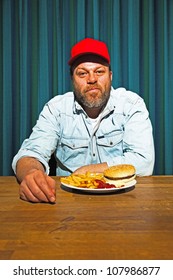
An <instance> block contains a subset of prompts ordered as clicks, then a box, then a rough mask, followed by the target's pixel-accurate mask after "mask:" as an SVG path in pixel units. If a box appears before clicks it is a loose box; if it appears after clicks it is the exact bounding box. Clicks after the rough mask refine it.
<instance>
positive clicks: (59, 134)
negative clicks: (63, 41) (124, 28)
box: [12, 38, 154, 203]
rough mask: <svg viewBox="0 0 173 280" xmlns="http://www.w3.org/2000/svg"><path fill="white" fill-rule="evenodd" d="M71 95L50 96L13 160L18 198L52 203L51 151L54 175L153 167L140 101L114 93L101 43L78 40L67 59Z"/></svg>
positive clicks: (147, 126)
mask: <svg viewBox="0 0 173 280" xmlns="http://www.w3.org/2000/svg"><path fill="white" fill-rule="evenodd" d="M69 65H70V71H71V79H72V82H73V88H74V90H73V92H68V93H66V94H64V95H60V96H56V97H54V98H53V99H51V100H50V101H49V102H48V103H47V104H46V105H45V106H44V108H43V110H42V112H41V114H40V116H39V119H38V121H37V124H36V125H35V127H34V128H33V132H32V133H31V135H30V137H29V139H26V140H25V141H24V142H23V144H22V146H21V148H20V150H19V152H18V153H17V155H16V156H15V157H14V159H13V164H12V166H13V169H14V172H15V173H16V176H17V179H18V181H19V183H20V188H19V194H20V197H21V199H23V200H26V201H32V202H51V203H54V202H55V200H56V193H55V181H54V180H53V179H52V178H51V177H50V176H49V175H48V174H49V160H50V157H51V155H52V154H53V153H54V154H55V158H56V162H57V168H56V175H60V176H64V175H70V174H71V173H75V174H77V173H85V172H87V171H90V172H103V171H104V170H105V169H107V168H108V167H109V166H112V165H116V164H123V163H127V164H133V165H134V166H135V168H136V173H137V175H139V176H145V175H151V174H152V172H153V166H154V144H153V136H152V126H151V122H150V119H149V114H148V111H147V109H146V106H145V103H144V101H143V99H142V98H141V97H140V96H138V95H137V94H136V93H133V92H131V91H127V90H126V89H124V88H118V89H114V88H113V87H112V86H111V83H112V71H111V67H110V56H109V52H108V48H107V46H106V44H105V43H104V42H102V41H98V40H95V39H91V38H86V39H84V40H82V41H80V42H78V43H77V44H76V45H74V47H73V48H72V50H71V58H70V60H69Z"/></svg>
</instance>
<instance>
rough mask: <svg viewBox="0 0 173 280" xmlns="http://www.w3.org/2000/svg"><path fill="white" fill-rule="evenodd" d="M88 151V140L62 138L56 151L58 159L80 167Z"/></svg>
mask: <svg viewBox="0 0 173 280" xmlns="http://www.w3.org/2000/svg"><path fill="white" fill-rule="evenodd" d="M87 151H88V139H82V138H81V139H79V138H78V139H76V138H75V139H73V138H62V139H61V142H60V143H59V147H58V150H57V156H58V158H59V159H60V160H61V161H62V162H63V163H66V162H68V164H70V165H71V166H72V165H73V164H74V163H75V165H76V163H78V164H80V165H82V162H81V161H84V160H85V156H86V154H87Z"/></svg>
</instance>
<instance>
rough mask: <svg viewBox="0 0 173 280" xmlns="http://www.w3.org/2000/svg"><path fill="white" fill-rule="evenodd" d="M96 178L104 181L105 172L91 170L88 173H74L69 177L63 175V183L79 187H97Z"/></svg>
mask: <svg viewBox="0 0 173 280" xmlns="http://www.w3.org/2000/svg"><path fill="white" fill-rule="evenodd" d="M96 180H102V181H104V178H103V174H102V173H90V172H86V174H72V175H70V176H68V177H62V178H61V183H65V184H68V185H71V186H76V187H79V188H89V189H96V188H97V187H98V182H97V181H96Z"/></svg>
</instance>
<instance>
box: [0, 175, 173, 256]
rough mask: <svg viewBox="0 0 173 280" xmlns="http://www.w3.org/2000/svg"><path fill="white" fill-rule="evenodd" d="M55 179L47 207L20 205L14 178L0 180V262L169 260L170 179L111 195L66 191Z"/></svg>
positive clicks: (172, 227)
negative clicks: (54, 199) (52, 197)
mask: <svg viewBox="0 0 173 280" xmlns="http://www.w3.org/2000/svg"><path fill="white" fill-rule="evenodd" d="M54 178H55V180H56V181H57V203H56V204H54V205H51V204H46V203H41V204H40V203H39V204H33V203H28V202H25V201H22V200H20V199H19V198H18V184H17V183H16V179H15V177H0V259H4V260H15V259H19V260H22V259H23V260H28V259H32V260H34V259H40V260H45V259H54V260H55V259H56V260H58V259H59V260H77V259H81V260H109V259H110V260H116V259H117V260H122V259H124V260H129V259H131V260H145V259H146V260H152V259H157V260H158V259H159V260H165V259H173V176H151V177H141V178H137V184H136V186H135V188H134V189H132V190H130V191H126V192H121V193H114V194H109V195H108V194H107V195H105V194H104V195H100V194H97V195H93V194H84V193H75V192H68V191H66V190H64V189H62V188H61V187H60V182H59V178H58V177H54Z"/></svg>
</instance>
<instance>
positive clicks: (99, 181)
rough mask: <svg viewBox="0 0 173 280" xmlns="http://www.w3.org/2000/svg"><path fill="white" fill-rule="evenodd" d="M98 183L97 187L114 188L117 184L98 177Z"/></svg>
mask: <svg viewBox="0 0 173 280" xmlns="http://www.w3.org/2000/svg"><path fill="white" fill-rule="evenodd" d="M95 181H96V183H97V184H98V186H97V189H112V188H116V186H115V185H113V184H109V183H106V182H103V181H101V180H98V179H96V180H95Z"/></svg>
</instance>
